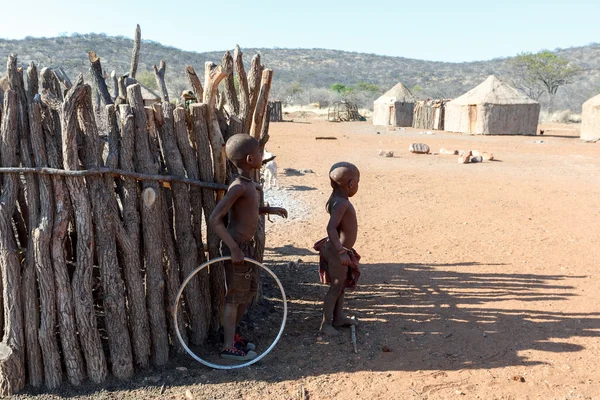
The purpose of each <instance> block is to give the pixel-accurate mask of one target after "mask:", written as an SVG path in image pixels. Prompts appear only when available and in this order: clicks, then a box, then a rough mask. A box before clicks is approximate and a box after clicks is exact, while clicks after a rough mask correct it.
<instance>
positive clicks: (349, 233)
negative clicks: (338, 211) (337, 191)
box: [332, 198, 358, 249]
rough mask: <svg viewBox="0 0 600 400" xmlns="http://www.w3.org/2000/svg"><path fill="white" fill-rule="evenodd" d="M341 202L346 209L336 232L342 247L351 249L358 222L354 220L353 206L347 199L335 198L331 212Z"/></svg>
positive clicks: (354, 240)
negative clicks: (344, 204)
mask: <svg viewBox="0 0 600 400" xmlns="http://www.w3.org/2000/svg"><path fill="white" fill-rule="evenodd" d="M343 202H344V203H346V204H347V207H346V210H345V212H344V215H343V216H342V219H341V221H340V223H339V225H338V227H337V231H338V235H339V236H340V242H341V243H342V246H344V247H345V248H347V249H351V248H352V247H354V243H356V236H357V233H358V221H357V219H356V211H355V210H354V206H353V205H352V203H350V201H349V200H348V199H342V198H335V199H334V200H333V204H332V212H335V208H336V205H338V204H339V205H341V204H342V203H343Z"/></svg>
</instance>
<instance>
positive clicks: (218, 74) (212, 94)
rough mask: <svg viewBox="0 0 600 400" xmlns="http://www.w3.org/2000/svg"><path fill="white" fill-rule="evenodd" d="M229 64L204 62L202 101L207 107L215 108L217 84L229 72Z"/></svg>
mask: <svg viewBox="0 0 600 400" xmlns="http://www.w3.org/2000/svg"><path fill="white" fill-rule="evenodd" d="M230 67H231V66H229V65H216V64H215V63H212V62H210V61H207V62H206V63H205V64H204V97H203V102H204V103H205V104H206V105H208V107H209V108H215V102H216V100H217V96H216V94H217V89H218V87H219V84H220V83H221V81H222V80H223V79H225V77H226V76H227V75H228V74H229V73H230V72H231V70H230V69H229V68H230Z"/></svg>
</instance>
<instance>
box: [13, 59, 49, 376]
mask: <svg viewBox="0 0 600 400" xmlns="http://www.w3.org/2000/svg"><path fill="white" fill-rule="evenodd" d="M6 69H7V72H8V82H9V85H10V88H11V89H12V90H14V91H15V93H16V94H17V101H18V113H17V115H18V121H19V124H18V135H19V136H18V137H19V142H20V143H19V144H20V145H19V150H20V155H21V163H22V165H23V166H24V167H33V159H32V153H33V151H32V149H31V142H30V140H29V133H30V132H29V115H28V111H27V110H28V104H27V95H26V92H25V87H24V82H23V71H22V70H21V69H20V68H17V58H16V57H14V56H12V55H11V56H9V57H8V65H7V68H6ZM23 191H24V192H25V193H26V200H25V201H26V208H27V211H28V218H27V221H26V222H27V237H28V240H27V250H26V252H25V261H24V264H23V275H22V279H23V287H22V292H21V295H22V296H23V305H24V312H25V315H27V318H26V319H25V321H24V322H25V342H26V347H25V349H26V354H27V368H28V372H29V382H30V383H31V385H32V386H39V385H41V384H42V382H43V379H44V378H43V367H42V353H41V349H40V345H39V341H38V325H39V320H40V311H39V302H38V301H39V299H38V296H37V293H36V290H37V289H36V287H35V260H34V252H33V250H34V248H33V235H32V234H33V229H34V228H35V226H37V219H38V214H39V207H40V205H39V186H38V179H37V177H35V176H29V177H25V187H24V188H23ZM23 208H24V206H23V205H21V209H23Z"/></svg>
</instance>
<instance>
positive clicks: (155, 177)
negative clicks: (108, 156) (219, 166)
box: [0, 167, 227, 191]
mask: <svg viewBox="0 0 600 400" xmlns="http://www.w3.org/2000/svg"><path fill="white" fill-rule="evenodd" d="M0 174H23V175H28V174H37V175H60V176H65V177H84V176H93V175H103V174H109V175H113V176H117V177H118V176H120V177H123V178H132V179H135V180H138V181H155V182H160V183H165V184H166V183H185V184H187V185H190V186H195V187H199V188H202V189H210V190H215V191H217V190H227V185H221V184H218V183H213V182H204V181H199V180H196V179H189V178H185V177H181V176H171V175H160V174H144V173H141V172H130V171H126V170H123V169H114V168H92V169H82V170H76V171H72V170H65V169H56V168H34V167H31V168H25V167H11V168H6V167H2V168H0ZM165 186H166V185H165Z"/></svg>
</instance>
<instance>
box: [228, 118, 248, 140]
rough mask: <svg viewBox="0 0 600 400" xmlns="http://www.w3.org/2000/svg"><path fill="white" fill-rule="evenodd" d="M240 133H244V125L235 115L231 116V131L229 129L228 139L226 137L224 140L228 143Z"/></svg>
mask: <svg viewBox="0 0 600 400" xmlns="http://www.w3.org/2000/svg"><path fill="white" fill-rule="evenodd" d="M238 133H244V124H243V122H242V120H241V119H240V118H238V117H236V116H235V115H231V116H230V117H229V129H227V137H224V138H223V139H224V140H225V142H227V140H228V139H229V138H230V137H232V136H233V135H236V134H238Z"/></svg>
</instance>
